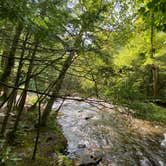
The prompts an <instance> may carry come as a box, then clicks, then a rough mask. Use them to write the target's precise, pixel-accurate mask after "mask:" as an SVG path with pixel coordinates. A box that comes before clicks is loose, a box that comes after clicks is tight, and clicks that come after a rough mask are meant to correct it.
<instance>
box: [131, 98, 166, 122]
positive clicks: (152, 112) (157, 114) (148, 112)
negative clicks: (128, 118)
mask: <svg viewBox="0 0 166 166" xmlns="http://www.w3.org/2000/svg"><path fill="white" fill-rule="evenodd" d="M128 107H129V108H131V109H133V110H134V114H133V115H134V116H135V117H137V118H141V119H143V120H148V121H152V122H156V123H159V124H163V125H166V108H164V107H160V106H157V105H156V104H154V103H151V102H140V101H134V102H132V104H130V105H128Z"/></svg>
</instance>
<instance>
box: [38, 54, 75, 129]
mask: <svg viewBox="0 0 166 166" xmlns="http://www.w3.org/2000/svg"><path fill="white" fill-rule="evenodd" d="M73 58H74V52H71V53H70V55H69V56H68V57H67V59H66V61H65V62H64V64H63V67H62V70H61V71H60V73H59V76H58V78H57V79H56V81H55V82H54V86H53V93H52V97H50V99H49V101H48V103H47V106H46V108H45V109H44V111H43V114H42V118H41V125H42V126H45V125H46V122H47V119H48V116H49V114H50V112H51V109H52V106H53V104H54V101H55V99H56V98H57V97H58V93H59V91H60V89H61V86H62V83H63V80H64V78H65V75H66V72H67V70H68V69H69V67H70V66H71V64H72V62H73Z"/></svg>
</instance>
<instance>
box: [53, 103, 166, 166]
mask: <svg viewBox="0 0 166 166" xmlns="http://www.w3.org/2000/svg"><path fill="white" fill-rule="evenodd" d="M59 104H60V101H57V102H55V104H54V108H56V107H58V105H59ZM105 106H106V107H107V109H106V108H105ZM115 110H116V109H115V108H114V107H113V106H112V105H110V104H108V103H103V102H102V103H100V104H97V103H94V102H92V101H91V102H90V103H89V104H88V103H86V102H78V101H74V100H66V101H65V102H64V104H63V107H62V108H61V110H60V113H59V116H58V122H59V123H60V124H61V126H62V129H63V132H64V135H65V137H66V138H67V140H68V149H67V152H68V155H69V156H70V157H71V158H74V159H77V160H79V162H80V163H82V164H89V163H92V165H93V164H94V165H103V166H109V165H111V166H113V165H114V166H137V165H138V166H165V165H166V147H165V146H161V145H164V143H166V142H164V141H166V140H164V136H163V134H164V133H166V131H165V129H164V128H162V127H160V126H157V127H155V126H153V125H151V124H150V123H149V122H145V121H141V120H138V119H133V118H132V117H131V116H127V115H125V114H122V113H119V112H117V111H115Z"/></svg>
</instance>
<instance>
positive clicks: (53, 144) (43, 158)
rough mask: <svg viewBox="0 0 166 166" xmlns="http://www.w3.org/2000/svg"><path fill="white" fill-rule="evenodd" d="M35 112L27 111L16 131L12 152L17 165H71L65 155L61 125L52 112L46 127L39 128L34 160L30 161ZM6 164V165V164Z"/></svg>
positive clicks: (65, 142) (64, 140) (33, 139)
mask: <svg viewBox="0 0 166 166" xmlns="http://www.w3.org/2000/svg"><path fill="white" fill-rule="evenodd" d="M35 119H36V113H35V112H34V114H33V113H32V112H28V113H27V114H26V116H25V115H24V119H23V121H22V122H21V123H20V126H19V130H18V132H17V133H16V140H15V144H14V145H13V146H12V153H14V154H17V156H18V157H19V159H21V160H18V161H17V163H16V165H17V166H71V165H72V161H71V160H70V159H69V158H68V157H67V156H65V155H64V154H65V149H66V145H67V141H66V139H65V137H64V135H63V134H62V131H61V127H60V126H59V124H57V122H56V118H55V116H54V115H53V114H52V116H51V117H50V119H49V121H48V124H47V126H46V127H42V128H40V139H39V143H38V149H37V153H36V159H35V161H32V160H31V158H32V154H33V149H34V144H35V139H36V129H35V127H34V124H35ZM7 166H8V165H7Z"/></svg>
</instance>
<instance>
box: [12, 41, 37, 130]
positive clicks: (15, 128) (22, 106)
mask: <svg viewBox="0 0 166 166" xmlns="http://www.w3.org/2000/svg"><path fill="white" fill-rule="evenodd" d="M37 47H38V41H36V43H35V46H34V50H33V52H32V57H31V60H30V64H29V67H28V72H27V76H26V80H25V88H24V90H23V92H22V94H21V99H20V102H19V105H18V114H17V117H16V120H15V123H14V127H13V133H14V132H15V131H16V130H17V127H18V124H19V121H20V117H21V114H22V112H23V109H24V105H25V101H26V97H27V90H28V88H29V82H30V77H31V73H32V68H33V62H34V58H35V55H36V51H37Z"/></svg>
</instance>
